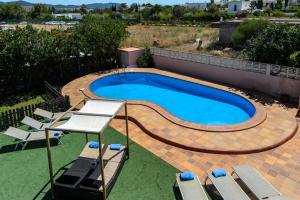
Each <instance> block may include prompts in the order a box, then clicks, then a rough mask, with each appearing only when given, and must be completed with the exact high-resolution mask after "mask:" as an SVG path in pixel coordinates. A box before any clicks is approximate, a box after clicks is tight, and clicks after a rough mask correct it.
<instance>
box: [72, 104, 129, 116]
mask: <svg viewBox="0 0 300 200" xmlns="http://www.w3.org/2000/svg"><path fill="white" fill-rule="evenodd" d="M123 105H124V102H122V101H107V100H88V101H87V102H86V104H85V105H84V106H83V107H82V108H81V109H80V110H79V111H78V113H81V114H84V113H85V114H88V113H93V114H99V115H107V116H115V115H116V114H117V112H118V111H119V110H120V109H121V108H122V107H123Z"/></svg>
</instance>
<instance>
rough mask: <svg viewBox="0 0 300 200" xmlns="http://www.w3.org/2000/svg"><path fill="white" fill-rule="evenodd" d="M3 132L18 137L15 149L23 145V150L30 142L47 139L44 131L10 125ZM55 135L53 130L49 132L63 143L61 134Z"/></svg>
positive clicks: (50, 135) (51, 137)
mask: <svg viewBox="0 0 300 200" xmlns="http://www.w3.org/2000/svg"><path fill="white" fill-rule="evenodd" d="M3 134H4V135H7V136H10V137H13V138H15V139H17V140H18V142H17V143H16V146H15V149H17V148H18V146H19V145H22V150H23V149H25V147H26V145H27V144H28V142H31V141H39V140H45V139H46V136H45V132H44V131H37V132H27V131H24V130H21V129H18V128H14V127H9V128H8V129H7V130H6V131H5V132H4V133H3ZM55 135H56V134H55V133H54V132H53V131H50V132H49V138H50V139H56V140H57V141H58V143H60V144H62V142H61V141H60V140H59V138H60V136H61V135H59V136H55Z"/></svg>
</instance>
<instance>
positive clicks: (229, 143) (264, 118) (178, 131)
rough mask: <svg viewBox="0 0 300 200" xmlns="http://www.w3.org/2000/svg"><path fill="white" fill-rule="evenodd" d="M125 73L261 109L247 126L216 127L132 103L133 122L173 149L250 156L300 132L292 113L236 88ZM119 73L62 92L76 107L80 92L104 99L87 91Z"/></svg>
mask: <svg viewBox="0 0 300 200" xmlns="http://www.w3.org/2000/svg"><path fill="white" fill-rule="evenodd" d="M125 71H127V72H149V73H160V74H164V75H166V76H171V77H176V78H180V79H183V80H187V81H193V82H197V83H200V84H204V85H207V86H210V87H216V88H218V89H223V90H226V91H230V92H234V93H236V94H238V95H241V96H243V97H245V98H247V99H248V100H249V101H251V102H252V103H253V105H254V106H255V107H256V109H257V112H256V115H255V116H254V117H253V118H251V119H250V120H248V121H246V122H245V123H240V124H236V125H230V126H222V127H219V126H218V127H213V126H206V125H200V124H193V123H189V122H186V121H182V120H180V119H178V118H176V117H174V116H172V115H171V114H170V113H168V112H167V111H166V110H165V109H163V108H161V107H160V106H157V105H155V104H152V103H149V102H143V101H129V102H128V110H129V120H130V121H131V122H132V123H134V124H135V125H136V126H138V127H139V129H140V130H142V131H143V133H144V134H147V135H149V136H151V137H152V138H155V139H157V140H159V141H161V142H164V143H166V144H169V145H171V146H176V147H179V148H182V149H186V150H192V151H197V152H206V153H217V154H248V153H256V152H261V151H267V150H270V149H273V148H276V147H278V146H280V145H282V144H284V143H285V142H287V141H288V140H290V139H291V138H292V137H293V136H294V135H295V133H296V131H297V127H298V125H297V122H296V119H295V117H294V116H293V115H292V114H291V113H290V112H288V111H286V110H284V109H283V108H281V107H276V108H273V107H271V108H270V107H265V106H263V105H261V104H260V103H257V102H254V101H252V100H251V99H249V98H248V97H247V96H246V95H244V94H243V93H242V92H241V91H239V90H237V89H235V88H230V87H227V86H223V85H219V84H215V83H210V82H206V81H202V80H198V79H194V78H190V77H186V76H182V75H178V74H174V73H170V72H166V71H162V70H157V69H152V68H147V69H126V70H125ZM115 73H119V72H116V71H114V72H109V73H105V74H89V75H87V76H84V77H81V78H78V79H76V80H73V81H72V82H70V83H68V84H67V85H65V86H64V87H63V89H62V92H63V94H65V95H69V96H70V99H71V103H72V104H74V103H75V102H76V101H78V100H80V99H82V98H83V94H82V93H81V92H80V91H79V89H80V88H85V90H84V94H85V95H86V96H89V97H91V98H100V97H97V96H96V95H94V94H93V93H92V92H91V91H89V90H88V89H87V88H89V85H90V84H91V83H92V82H93V81H94V80H96V79H99V78H101V77H104V76H107V75H111V74H115ZM266 108H267V109H266ZM118 117H119V118H120V119H122V118H123V113H119V116H118Z"/></svg>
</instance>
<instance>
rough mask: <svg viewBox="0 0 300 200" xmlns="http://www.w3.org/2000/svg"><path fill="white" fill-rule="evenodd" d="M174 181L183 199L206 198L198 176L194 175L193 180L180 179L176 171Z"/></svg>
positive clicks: (199, 199)
mask: <svg viewBox="0 0 300 200" xmlns="http://www.w3.org/2000/svg"><path fill="white" fill-rule="evenodd" d="M176 182H177V185H178V187H179V190H180V193H181V196H182V199H183V200H208V198H207V195H206V193H205V191H204V188H203V187H202V184H201V182H200V180H199V178H198V176H195V178H194V179H193V180H188V181H182V180H181V179H180V174H179V173H178V174H176Z"/></svg>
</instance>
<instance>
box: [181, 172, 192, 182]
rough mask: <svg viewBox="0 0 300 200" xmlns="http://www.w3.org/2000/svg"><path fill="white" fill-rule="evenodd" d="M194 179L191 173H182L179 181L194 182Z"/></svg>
mask: <svg viewBox="0 0 300 200" xmlns="http://www.w3.org/2000/svg"><path fill="white" fill-rule="evenodd" d="M194 178H195V177H194V174H193V172H183V173H181V174H180V180H182V181H189V180H194Z"/></svg>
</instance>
